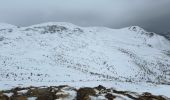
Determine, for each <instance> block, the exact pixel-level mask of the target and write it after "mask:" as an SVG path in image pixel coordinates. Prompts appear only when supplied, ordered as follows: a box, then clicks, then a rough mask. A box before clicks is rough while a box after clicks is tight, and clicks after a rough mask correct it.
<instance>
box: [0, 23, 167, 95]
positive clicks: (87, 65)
mask: <svg viewBox="0 0 170 100" xmlns="http://www.w3.org/2000/svg"><path fill="white" fill-rule="evenodd" d="M0 29H2V30H0V85H1V86H2V87H3V86H6V87H8V86H9V85H8V84H10V86H13V85H12V83H14V85H18V84H23V83H25V84H26V83H29V84H30V85H31V84H32V85H34V84H36V83H46V85H48V84H50V83H56V84H57V83H63V82H66V83H70V84H73V83H74V82H77V83H79V82H80V83H82V82H89V83H90V82H92V83H93V82H94V83H95V82H100V83H101V82H107V81H109V84H110V82H117V83H127V82H130V83H133V84H134V83H141V84H143V83H149V84H150V83H153V84H155V83H156V84H167V85H166V86H165V87H168V88H169V85H168V84H170V41H168V40H167V39H166V38H164V37H163V36H160V35H157V34H156V33H151V32H147V31H145V30H144V29H142V28H140V27H138V26H131V27H127V28H122V29H109V28H105V27H79V26H76V25H73V24H70V23H63V22H50V23H44V24H39V25H33V26H29V27H20V28H19V27H16V26H13V25H10V24H0ZM16 83H17V84H16ZM128 84H129V83H128ZM43 85H45V84H43ZM148 86H149V85H148ZM161 86H162V85H161ZM161 86H160V87H161ZM155 87H156V86H155ZM4 88H5V87H4ZM132 88H134V87H133V86H132ZM141 89H142V88H141ZM155 89H158V90H159V89H160V90H161V88H155ZM151 90H152V89H151ZM164 91H169V92H170V89H169V90H164ZM160 94H161V93H160Z"/></svg>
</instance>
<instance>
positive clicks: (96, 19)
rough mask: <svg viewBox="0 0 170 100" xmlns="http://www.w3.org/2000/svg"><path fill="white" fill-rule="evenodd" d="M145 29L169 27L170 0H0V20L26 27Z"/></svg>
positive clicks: (163, 30)
mask: <svg viewBox="0 0 170 100" xmlns="http://www.w3.org/2000/svg"><path fill="white" fill-rule="evenodd" d="M52 21H55V22H71V23H73V24H77V25H81V26H107V27H111V28H122V27H127V26H131V25H138V26H140V27H143V28H144V29H146V30H148V31H153V32H165V31H168V30H170V0H0V22H3V23H10V24H14V25H18V26H29V25H32V24H38V23H44V22H52Z"/></svg>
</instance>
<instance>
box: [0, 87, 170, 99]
mask: <svg viewBox="0 0 170 100" xmlns="http://www.w3.org/2000/svg"><path fill="white" fill-rule="evenodd" d="M0 100H170V98H168V97H165V96H162V95H159V96H158V95H152V94H151V93H147V92H145V93H136V92H130V91H119V90H116V89H114V88H106V87H104V86H101V85H99V86H98V87H94V88H90V87H82V88H79V89H76V88H74V87H70V86H67V85H63V86H50V87H45V86H44V87H26V88H21V87H16V88H13V89H11V90H4V91H1V92H0Z"/></svg>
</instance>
